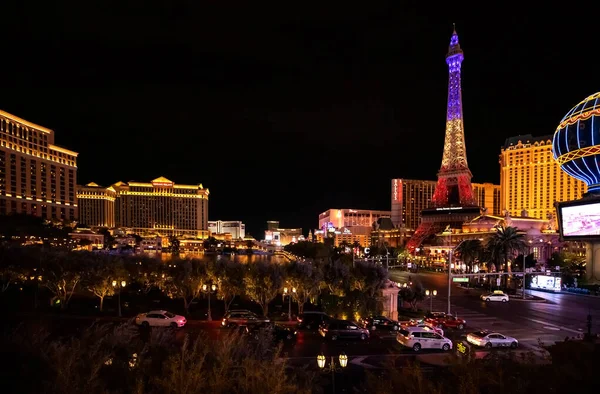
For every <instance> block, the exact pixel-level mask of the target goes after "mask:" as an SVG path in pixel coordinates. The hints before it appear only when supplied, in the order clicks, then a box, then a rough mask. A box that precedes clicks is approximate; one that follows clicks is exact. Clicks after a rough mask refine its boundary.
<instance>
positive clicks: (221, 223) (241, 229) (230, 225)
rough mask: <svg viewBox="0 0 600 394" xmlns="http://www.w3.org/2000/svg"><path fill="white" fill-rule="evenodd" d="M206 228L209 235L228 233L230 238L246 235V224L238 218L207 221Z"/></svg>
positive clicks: (239, 237) (240, 237)
mask: <svg viewBox="0 0 600 394" xmlns="http://www.w3.org/2000/svg"><path fill="white" fill-rule="evenodd" d="M208 230H209V231H210V233H211V235H214V234H230V235H231V239H244V238H245V237H246V225H245V224H244V223H242V222H241V221H238V220H233V221H225V220H215V221H209V222H208Z"/></svg>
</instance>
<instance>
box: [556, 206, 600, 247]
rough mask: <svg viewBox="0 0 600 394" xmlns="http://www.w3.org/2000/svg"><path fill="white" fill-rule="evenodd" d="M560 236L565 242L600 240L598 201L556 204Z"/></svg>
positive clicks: (599, 207)
mask: <svg viewBox="0 0 600 394" xmlns="http://www.w3.org/2000/svg"><path fill="white" fill-rule="evenodd" d="M557 213H558V220H559V228H560V235H561V237H562V238H563V239H565V240H573V241H576V240H586V239H594V238H596V239H598V238H600V200H598V199H592V200H579V201H573V202H570V203H559V204H557Z"/></svg>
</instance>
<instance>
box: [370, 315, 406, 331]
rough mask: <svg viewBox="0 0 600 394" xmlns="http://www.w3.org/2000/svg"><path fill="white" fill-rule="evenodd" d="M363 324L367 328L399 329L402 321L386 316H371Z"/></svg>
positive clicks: (372, 329)
mask: <svg viewBox="0 0 600 394" xmlns="http://www.w3.org/2000/svg"><path fill="white" fill-rule="evenodd" d="M362 326H363V327H364V328H366V329H367V330H371V331H375V330H392V331H398V329H399V328H400V323H398V322H397V321H394V320H392V319H389V318H387V317H385V316H371V317H367V318H366V319H364V320H363V321H362Z"/></svg>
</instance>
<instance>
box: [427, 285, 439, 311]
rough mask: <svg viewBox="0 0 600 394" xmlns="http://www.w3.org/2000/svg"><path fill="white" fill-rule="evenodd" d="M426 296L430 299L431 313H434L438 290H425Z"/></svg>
mask: <svg viewBox="0 0 600 394" xmlns="http://www.w3.org/2000/svg"><path fill="white" fill-rule="evenodd" d="M425 295H426V296H427V297H429V312H433V297H435V296H436V295H437V290H433V291H429V290H425Z"/></svg>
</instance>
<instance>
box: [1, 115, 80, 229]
mask: <svg viewBox="0 0 600 394" xmlns="http://www.w3.org/2000/svg"><path fill="white" fill-rule="evenodd" d="M77 155H78V154H77V152H73V151H71V150H68V149H65V148H61V147H59V146H56V145H54V131H52V130H50V129H48V128H46V127H42V126H39V125H36V124H34V123H31V122H28V121H26V120H24V119H21V118H18V117H16V116H14V115H11V114H9V113H7V112H4V111H0V215H7V214H17V213H22V214H29V215H35V216H38V217H42V218H44V219H62V220H75V218H76V217H77V196H76V191H75V188H76V180H77Z"/></svg>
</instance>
